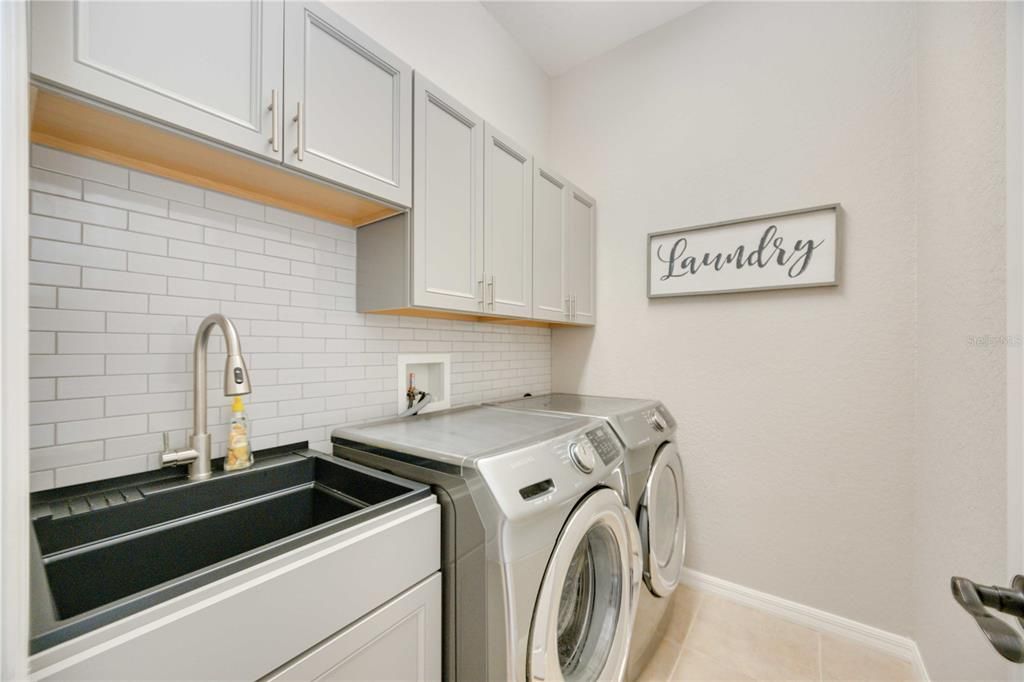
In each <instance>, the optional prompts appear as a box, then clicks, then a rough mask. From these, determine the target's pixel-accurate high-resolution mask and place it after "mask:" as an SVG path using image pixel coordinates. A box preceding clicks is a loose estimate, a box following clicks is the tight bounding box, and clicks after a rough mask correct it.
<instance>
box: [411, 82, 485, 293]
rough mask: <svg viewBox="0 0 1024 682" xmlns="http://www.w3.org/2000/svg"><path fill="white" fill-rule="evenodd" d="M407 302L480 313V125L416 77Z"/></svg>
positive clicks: (481, 160)
mask: <svg viewBox="0 0 1024 682" xmlns="http://www.w3.org/2000/svg"><path fill="white" fill-rule="evenodd" d="M415 108H416V135H415V140H416V153H415V157H416V176H415V192H414V194H415V206H416V207H415V209H414V210H413V235H412V249H413V303H414V304H415V305H422V306H432V307H436V308H447V309H449V310H460V311H466V312H482V311H483V308H482V307H481V302H482V289H483V282H482V277H483V272H482V268H483V241H484V240H483V217H484V212H483V198H484V197H483V161H484V153H483V141H484V131H483V127H484V126H483V120H482V119H481V118H480V117H478V116H476V115H475V114H474V113H473V112H471V111H469V110H467V109H466V108H464V107H463V106H461V105H460V104H459V103H458V102H457V101H455V100H454V99H452V98H451V97H450V96H448V95H447V94H446V93H444V92H443V91H442V90H440V89H439V88H438V87H437V86H435V85H434V84H433V83H430V82H429V81H428V80H426V79H425V78H423V77H422V76H421V75H420V74H416V103H415Z"/></svg>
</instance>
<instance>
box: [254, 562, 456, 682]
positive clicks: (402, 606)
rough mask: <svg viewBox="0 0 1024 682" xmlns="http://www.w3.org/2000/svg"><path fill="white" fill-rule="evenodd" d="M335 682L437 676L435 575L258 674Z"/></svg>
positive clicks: (411, 681) (418, 680)
mask: <svg viewBox="0 0 1024 682" xmlns="http://www.w3.org/2000/svg"><path fill="white" fill-rule="evenodd" d="M263 679H264V680H265V681H266V682H270V681H271V680H274V681H277V680H318V681H319V680H323V681H325V682H327V681H330V682H335V681H341V680H352V681H359V682H378V681H379V682H387V681H392V680H402V681H403V682H425V681H427V680H440V679H441V574H440V573H435V574H434V575H433V576H431V577H430V578H427V579H426V580H424V581H423V582H421V583H420V584H419V585H416V586H415V587H413V588H411V589H410V590H408V591H407V592H405V593H404V594H402V595H400V596H398V597H396V598H395V599H394V600H392V601H391V602H389V603H388V604H385V605H384V606H382V607H380V608H379V609H377V610H376V611H374V612H373V613H370V614H369V615H367V616H366V617H364V618H363V619H362V620H360V621H358V622H356V623H353V624H352V625H350V626H349V627H347V628H345V629H344V630H342V631H341V632H339V633H338V634H336V635H334V636H332V637H330V638H329V639H327V640H325V641H324V642H321V643H320V644H318V645H316V646H315V647H313V648H312V649H310V650H309V651H307V652H306V653H304V654H302V655H300V656H298V657H297V658H296V659H295V660H293V661H290V662H289V663H287V664H286V665H284V666H282V667H281V668H280V669H278V670H276V671H274V672H273V673H271V674H270V675H268V676H267V677H265V678H263Z"/></svg>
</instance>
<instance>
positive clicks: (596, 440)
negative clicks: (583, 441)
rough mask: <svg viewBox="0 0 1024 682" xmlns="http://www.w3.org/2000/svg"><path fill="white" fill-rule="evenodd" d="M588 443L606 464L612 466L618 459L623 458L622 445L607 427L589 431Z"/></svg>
mask: <svg viewBox="0 0 1024 682" xmlns="http://www.w3.org/2000/svg"><path fill="white" fill-rule="evenodd" d="M587 443H588V444H589V445H590V446H591V447H592V448H593V449H594V451H595V452H596V453H597V456H598V457H600V458H601V461H602V462H604V463H605V464H611V463H612V462H614V461H615V459H616V458H618V457H621V456H622V445H621V444H620V443H619V439H618V438H616V437H615V434H614V433H612V431H611V429H609V428H608V427H607V426H602V427H601V428H599V429H593V430H591V431H588V432H587Z"/></svg>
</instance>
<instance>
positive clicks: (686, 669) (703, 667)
mask: <svg viewBox="0 0 1024 682" xmlns="http://www.w3.org/2000/svg"><path fill="white" fill-rule="evenodd" d="M672 679H673V680H677V681H679V682H691V681H693V682H696V681H697V680H715V681H724V680H750V679H751V678H749V677H747V676H746V675H744V674H743V673H741V672H739V671H738V670H736V669H734V668H732V667H731V666H729V665H728V664H726V663H722V662H720V661H717V660H715V659H713V658H711V657H710V656H706V655H705V654H702V653H700V652H699V651H694V650H693V649H687V648H685V647H684V648H683V653H682V654H681V655H680V656H679V661H678V662H677V663H676V668H675V670H674V671H673V672H672Z"/></svg>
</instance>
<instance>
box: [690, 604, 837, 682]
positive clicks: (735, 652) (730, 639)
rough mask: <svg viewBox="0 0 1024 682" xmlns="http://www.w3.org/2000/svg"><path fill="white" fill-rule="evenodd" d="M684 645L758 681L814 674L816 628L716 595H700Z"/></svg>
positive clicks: (804, 677)
mask: <svg viewBox="0 0 1024 682" xmlns="http://www.w3.org/2000/svg"><path fill="white" fill-rule="evenodd" d="M684 643H685V645H686V648H688V649H693V650H695V651H697V652H700V653H702V654H704V655H706V656H709V657H710V658H712V659H714V660H716V661H721V662H722V663H723V664H726V665H728V666H730V667H731V668H733V669H735V670H736V671H737V672H740V673H742V674H744V675H747V676H748V677H752V678H754V679H757V680H813V681H817V680H818V679H819V677H818V633H817V632H815V631H814V630H811V629H809V628H805V627H802V626H800V625H796V624H794V623H789V622H787V621H784V620H781V619H779V618H776V617H775V616H771V615H768V614H766V613H763V612H761V611H757V610H755V609H751V608H748V607H746V606H742V605H740V604H736V603H735V602H731V601H728V600H726V599H722V598H721V597H717V596H715V595H704V597H703V598H702V599H701V602H700V608H699V609H698V611H697V617H696V619H695V620H694V623H693V627H692V628H691V629H690V634H689V635H688V636H687V638H686V640H685V642H684Z"/></svg>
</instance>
